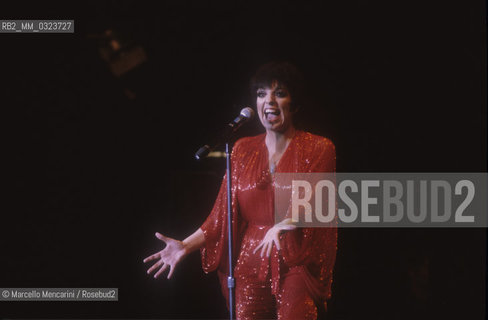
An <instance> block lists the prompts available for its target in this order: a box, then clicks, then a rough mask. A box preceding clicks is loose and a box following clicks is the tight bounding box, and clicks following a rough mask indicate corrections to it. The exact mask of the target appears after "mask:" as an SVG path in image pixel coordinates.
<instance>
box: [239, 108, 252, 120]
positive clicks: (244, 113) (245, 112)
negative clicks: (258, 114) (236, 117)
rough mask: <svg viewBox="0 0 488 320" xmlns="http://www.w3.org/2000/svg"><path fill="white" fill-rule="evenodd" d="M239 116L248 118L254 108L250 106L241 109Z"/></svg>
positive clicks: (250, 117)
mask: <svg viewBox="0 0 488 320" xmlns="http://www.w3.org/2000/svg"><path fill="white" fill-rule="evenodd" d="M241 116H243V117H244V118H247V120H250V119H252V118H253V117H254V110H253V109H252V108H251V107H246V108H244V109H242V110H241Z"/></svg>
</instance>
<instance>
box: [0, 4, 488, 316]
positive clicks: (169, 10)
mask: <svg viewBox="0 0 488 320" xmlns="http://www.w3.org/2000/svg"><path fill="white" fill-rule="evenodd" d="M0 16H1V18H2V19H43V18H44V19H45V18H57V19H75V33H74V34H21V35H19V34H0V57H1V60H0V61H1V69H0V74H1V86H0V88H1V91H2V95H1V100H0V101H1V102H0V103H1V106H2V113H3V116H2V119H3V121H2V122H3V123H4V127H5V128H6V131H5V133H4V137H5V140H6V143H4V145H3V152H2V158H3V160H4V161H5V162H3V163H4V165H3V169H4V170H3V171H4V172H5V176H6V180H5V184H4V185H5V187H6V189H4V190H5V191H6V193H4V196H5V199H4V200H3V201H2V209H1V211H2V216H1V217H2V218H1V221H0V226H1V233H0V243H1V252H0V261H1V263H0V286H1V287H117V288H119V301H118V302H114V303H110V302H90V303H81V302H71V303H65V302H59V303H58V302H30V303H19V302H15V303H13V302H10V303H5V302H4V303H1V304H0V316H1V317H3V318H17V317H23V318H29V317H37V318H39V317H49V318H75V317H82V318H121V317H124V318H165V319H169V318H225V317H226V315H227V313H226V309H225V305H224V300H223V298H222V296H221V293H220V291H219V287H218V283H217V279H216V275H215V274H210V275H204V273H203V271H202V270H201V266H200V258H199V255H198V254H196V253H195V254H193V255H192V256H190V257H189V258H188V259H187V260H185V261H184V262H183V263H182V264H181V265H180V266H179V269H177V271H176V273H175V274H174V277H173V279H172V280H170V281H167V280H158V281H155V280H154V279H152V277H150V276H147V275H146V273H145V271H146V266H145V265H144V264H143V263H142V259H143V258H144V257H146V256H147V255H149V254H151V253H153V252H155V251H157V250H160V249H161V243H160V241H158V240H157V239H156V238H154V236H153V234H154V232H155V231H160V232H162V233H164V234H166V235H168V236H172V237H175V238H178V239H182V238H184V237H185V236H187V235H188V234H189V233H190V232H192V231H194V230H195V229H196V228H197V227H199V226H200V224H201V223H202V222H203V220H204V219H205V217H206V216H207V215H208V213H209V210H210V208H211V207H212V204H213V201H214V198H215V196H216V194H217V190H218V187H219V184H220V179H221V177H222V174H223V171H224V165H225V164H224V162H223V161H222V160H218V159H213V160H208V161H204V162H202V163H197V162H196V161H194V160H193V153H194V152H195V151H196V150H197V149H198V148H199V147H200V146H201V145H202V144H204V143H206V142H207V141H208V137H211V136H212V134H213V133H214V132H215V131H216V130H217V129H219V128H220V127H222V126H223V125H224V124H225V123H226V122H228V121H229V120H230V119H233V117H234V116H235V115H237V113H238V112H239V110H240V109H241V108H242V107H243V106H245V105H246V104H249V103H250V101H249V97H248V89H247V84H248V79H249V77H250V75H252V73H253V72H254V70H255V69H256V67H257V66H258V65H260V64H261V63H264V62H268V61H270V60H276V59H285V60H288V61H291V62H293V63H295V64H296V65H297V66H299V67H300V68H301V69H302V71H303V72H304V73H305V76H306V78H307V81H308V82H307V85H308V89H309V94H310V97H311V99H310V103H309V104H308V105H307V107H306V108H305V110H303V113H302V121H301V123H302V127H303V128H305V129H308V130H309V131H311V132H313V133H316V134H320V135H324V136H327V137H329V138H331V139H332V140H333V141H334V142H335V144H336V148H337V169H338V171H341V172H486V164H487V139H486V137H487V130H486V128H487V126H486V119H487V114H486V84H487V83H486V57H485V56H486V32H485V22H486V20H485V4H484V1H465V0H458V1H447V2H446V1H431V0H428V1H427V0H424V1H403V2H396V1H377V0H375V1H364V0H363V1H323V2H311V3H305V2H299V1H296V2H294V3H286V2H277V1H276V2H258V1H223V0H221V1H216V0H215V1H161V2H159V3H158V4H156V2H142V1H139V2H138V1H98V2H83V3H81V2H80V3H78V4H74V3H69V4H67V3H56V4H54V3H51V2H49V3H48V2H45V1H37V2H34V1H30V2H22V3H21V4H19V5H18V6H17V7H16V8H12V7H6V5H5V4H2V5H1V10H0ZM106 30H111V31H112V35H111V37H112V38H111V39H112V40H114V41H116V42H117V43H119V44H120V45H121V47H122V49H121V50H122V51H124V52H125V53H126V56H125V57H126V58H123V57H124V56H121V55H120V51H119V52H118V53H113V55H112V56H111V57H112V59H116V58H117V57H118V58H119V59H122V60H123V59H128V60H124V61H132V62H134V61H136V62H137V61H138V60H137V58H134V57H133V56H130V52H132V53H133V52H135V51H134V50H136V48H138V47H140V48H142V49H143V50H144V52H145V56H146V60H145V61H144V62H142V63H141V64H139V65H137V66H135V67H134V68H132V69H130V70H128V71H127V72H125V73H123V74H122V75H120V76H116V75H114V74H113V73H112V72H111V71H110V63H109V62H113V61H114V60H109V61H106V60H104V59H103V58H102V55H101V54H100V52H101V50H102V51H103V50H107V48H108V47H109V43H108V40H107V38H106V37H105V38H104V37H103V35H104V32H105V31H106ZM105 52H107V51H105ZM117 54H118V55H117ZM127 55H129V58H127ZM109 56H110V55H109ZM259 130H260V129H259V125H258V123H257V121H256V122H254V123H253V124H251V125H249V126H248V127H247V128H246V129H245V130H244V131H243V132H242V134H243V135H254V134H257V133H259V132H260V131H259ZM485 265H486V232H485V230H484V229H381V230H378V229H341V230H340V233H339V251H338V256H337V264H336V269H335V282H334V287H333V298H332V300H331V302H330V311H329V314H328V315H329V319H412V318H415V319H483V318H484V315H485V299H486V294H485V293H486V291H485V288H486V282H485Z"/></svg>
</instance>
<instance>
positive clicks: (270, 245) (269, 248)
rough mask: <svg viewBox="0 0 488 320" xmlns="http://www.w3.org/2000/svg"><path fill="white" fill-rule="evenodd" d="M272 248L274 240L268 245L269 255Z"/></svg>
mask: <svg viewBox="0 0 488 320" xmlns="http://www.w3.org/2000/svg"><path fill="white" fill-rule="evenodd" d="M271 249H273V242H271V243H270V244H269V246H268V251H267V252H266V256H267V257H269V256H270V255H271Z"/></svg>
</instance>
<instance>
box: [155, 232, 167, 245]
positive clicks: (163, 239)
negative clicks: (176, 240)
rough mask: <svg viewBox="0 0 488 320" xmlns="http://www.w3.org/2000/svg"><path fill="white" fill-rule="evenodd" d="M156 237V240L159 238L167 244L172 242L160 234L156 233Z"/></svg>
mask: <svg viewBox="0 0 488 320" xmlns="http://www.w3.org/2000/svg"><path fill="white" fill-rule="evenodd" d="M155 236H156V238H158V239H159V240H161V241H163V242H164V243H167V242H168V241H170V240H171V239H170V238H168V237H165V236H163V235H162V234H161V233H159V232H156V234H155Z"/></svg>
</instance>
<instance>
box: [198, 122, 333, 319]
mask: <svg viewBox="0 0 488 320" xmlns="http://www.w3.org/2000/svg"><path fill="white" fill-rule="evenodd" d="M264 139H265V135H264V134H262V135H259V136H256V137H249V138H243V139H240V140H239V141H237V142H236V144H235V146H234V149H233V152H232V157H231V161H232V210H233V221H232V224H233V231H234V233H233V237H234V243H233V244H234V251H233V252H234V265H235V269H234V270H235V278H236V282H237V287H236V301H237V302H238V304H239V301H241V304H242V305H237V315H238V317H239V308H241V309H242V310H244V309H245V308H246V305H247V306H248V307H249V306H251V309H252V306H253V305H255V302H254V300H256V299H258V300H261V301H265V300H266V299H264V297H260V296H259V295H260V294H259V293H258V294H257V295H258V297H252V296H248V295H249V292H246V290H244V289H242V288H246V287H248V288H249V287H252V286H253V285H255V284H256V283H258V284H263V286H264V285H265V286H266V287H267V288H268V289H271V293H272V294H273V295H274V296H275V297H276V299H277V304H278V307H279V305H286V304H287V299H288V298H287V297H291V296H290V294H292V292H287V291H290V290H284V289H285V288H283V283H284V279H286V278H287V277H290V276H292V275H293V277H292V278H293V279H297V276H298V278H299V279H300V281H299V282H300V283H301V285H302V286H304V287H305V288H306V291H307V293H308V295H309V296H310V297H311V298H312V299H313V300H314V301H315V302H316V303H325V301H326V299H328V298H329V297H330V295H331V284H332V270H333V266H334V263H335V256H336V249H337V229H336V228H297V229H295V230H293V231H286V232H284V233H283V234H282V235H281V236H280V238H281V239H280V243H281V250H280V251H277V250H276V248H273V251H272V254H271V256H270V257H269V258H267V257H264V258H261V257H260V254H259V253H260V252H257V253H256V254H253V253H252V251H253V250H254V248H255V247H256V246H257V245H258V244H259V243H260V242H261V240H262V239H263V238H264V236H265V234H266V232H267V231H268V230H269V229H270V228H271V227H272V226H273V225H274V187H273V184H272V176H271V174H270V171H269V161H268V151H267V148H266V144H265V140H264ZM334 171H335V147H334V144H333V143H332V142H331V141H330V140H328V139H327V138H324V137H320V136H316V135H313V134H311V133H307V132H303V131H297V132H296V134H295V136H294V137H293V139H292V141H291V142H290V144H289V145H288V147H287V149H286V151H285V153H284V154H283V156H282V157H281V160H280V161H279V163H278V165H277V167H276V172H299V173H308V172H334ZM226 179H227V177H224V179H223V181H222V185H221V188H220V192H219V195H218V197H217V200H216V201H215V205H214V207H213V209H212V212H211V213H210V215H209V216H208V218H207V219H206V221H205V222H204V223H203V225H202V226H201V229H202V230H203V232H204V234H205V245H204V247H202V249H201V256H202V266H203V269H204V271H205V272H210V271H214V270H218V272H219V277H220V280H221V285H222V290H223V293H224V295H225V296H226V298H227V295H228V289H227V280H226V277H227V273H228V255H227V202H226V201H227V200H226V199H227V198H226V197H227V189H226V186H227V185H226V184H227V180H226ZM294 283H297V281H296V280H294ZM285 287H286V286H285ZM239 288H241V289H239ZM265 289H266V288H264V287H263V290H265ZM256 292H257V291H256ZM239 295H242V296H241V297H239ZM268 298H269V297H268ZM268 300H269V299H268ZM271 307H276V306H270V308H271ZM241 318H244V317H241Z"/></svg>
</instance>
